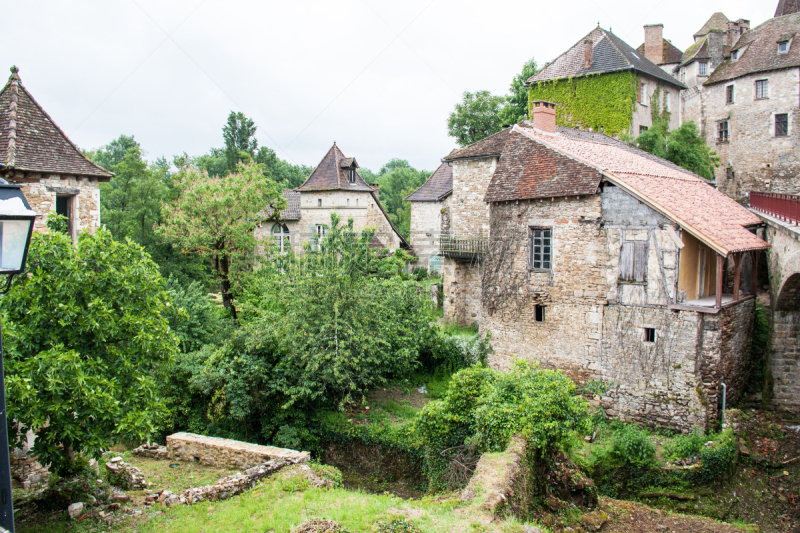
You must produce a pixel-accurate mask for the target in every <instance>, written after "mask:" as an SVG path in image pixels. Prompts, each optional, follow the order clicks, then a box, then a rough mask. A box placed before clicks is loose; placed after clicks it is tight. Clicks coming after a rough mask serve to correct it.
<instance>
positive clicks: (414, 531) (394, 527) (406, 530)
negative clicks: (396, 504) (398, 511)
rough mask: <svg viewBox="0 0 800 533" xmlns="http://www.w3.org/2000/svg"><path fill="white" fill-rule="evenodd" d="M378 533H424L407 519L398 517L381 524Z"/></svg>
mask: <svg viewBox="0 0 800 533" xmlns="http://www.w3.org/2000/svg"><path fill="white" fill-rule="evenodd" d="M377 533H422V531H421V530H420V529H419V528H418V527H417V526H415V525H414V524H412V523H411V522H408V521H407V520H406V519H405V518H401V517H397V518H392V519H391V520H389V521H388V522H381V523H379V524H378V529H377Z"/></svg>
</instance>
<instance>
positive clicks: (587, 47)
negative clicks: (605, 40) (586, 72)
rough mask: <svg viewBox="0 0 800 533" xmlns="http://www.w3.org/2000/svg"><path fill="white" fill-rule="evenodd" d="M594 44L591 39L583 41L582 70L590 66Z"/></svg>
mask: <svg viewBox="0 0 800 533" xmlns="http://www.w3.org/2000/svg"><path fill="white" fill-rule="evenodd" d="M593 46H594V42H592V40H591V39H586V40H585V41H583V58H584V60H583V68H589V67H591V66H592V50H593Z"/></svg>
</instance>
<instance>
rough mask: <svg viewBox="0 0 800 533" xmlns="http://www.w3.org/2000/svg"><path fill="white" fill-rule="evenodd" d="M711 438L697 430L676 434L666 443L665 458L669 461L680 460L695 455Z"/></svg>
mask: <svg viewBox="0 0 800 533" xmlns="http://www.w3.org/2000/svg"><path fill="white" fill-rule="evenodd" d="M709 440H710V438H709V437H707V436H705V435H703V434H702V433H699V432H697V431H693V432H692V433H685V434H681V435H676V436H675V437H673V438H671V439H670V440H669V441H668V442H667V443H666V444H665V445H664V458H665V459H666V460H668V461H679V460H681V459H687V458H689V457H693V456H695V455H697V454H698V453H700V450H702V449H703V444H705V443H706V442H708V441H709Z"/></svg>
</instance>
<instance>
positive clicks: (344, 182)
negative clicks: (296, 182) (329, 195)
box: [295, 143, 374, 192]
mask: <svg viewBox="0 0 800 533" xmlns="http://www.w3.org/2000/svg"><path fill="white" fill-rule="evenodd" d="M351 166H352V167H353V168H357V167H358V164H357V163H356V162H355V158H353V157H350V158H348V157H345V156H344V154H343V153H342V151H341V150H339V147H338V146H336V143H333V146H331V149H330V150H328V153H327V154H325V157H323V158H322V161H320V163H319V165H317V168H315V169H314V171H313V172H312V173H311V175H310V176H309V177H308V179H306V181H304V182H303V184H302V185H300V186H299V187H298V188H297V189H295V190H296V191H303V192H310V191H334V190H345V191H366V192H372V191H373V190H374V188H373V187H371V186H370V185H368V184H367V182H365V181H364V179H363V178H362V177H361V175H359V173H358V172H356V181H355V183H350V182H349V181H348V179H347V174H346V172H347V170H346V169H347V168H350V167H351Z"/></svg>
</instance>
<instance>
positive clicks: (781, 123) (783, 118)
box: [775, 113, 789, 137]
mask: <svg viewBox="0 0 800 533" xmlns="http://www.w3.org/2000/svg"><path fill="white" fill-rule="evenodd" d="M787 135H789V115H788V113H780V114H777V115H775V137H786V136H787Z"/></svg>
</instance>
